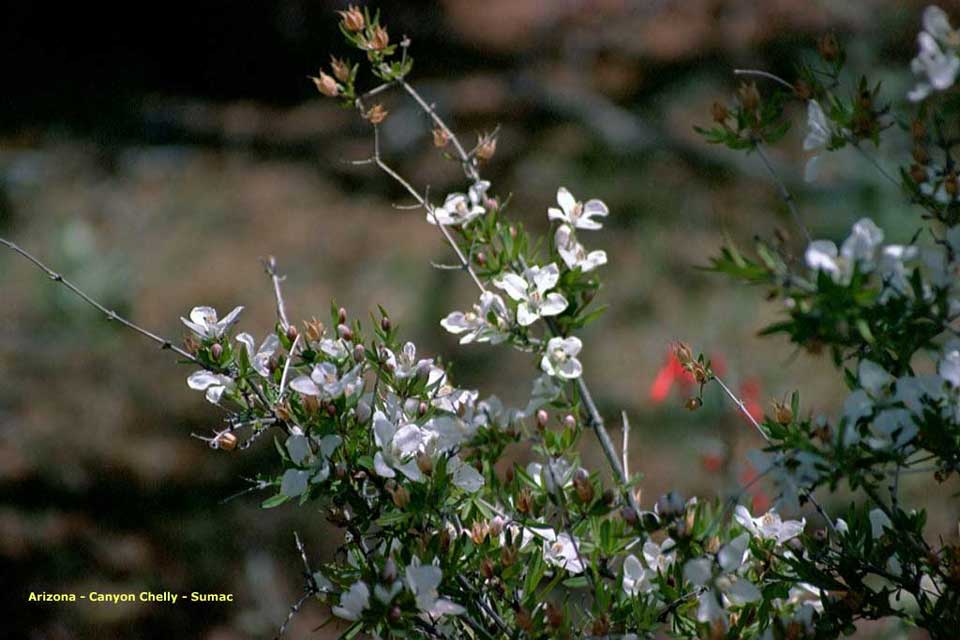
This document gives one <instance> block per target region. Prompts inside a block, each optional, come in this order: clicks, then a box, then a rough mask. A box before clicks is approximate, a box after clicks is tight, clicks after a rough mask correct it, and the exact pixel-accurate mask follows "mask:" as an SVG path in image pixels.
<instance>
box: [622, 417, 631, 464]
mask: <svg viewBox="0 0 960 640" xmlns="http://www.w3.org/2000/svg"><path fill="white" fill-rule="evenodd" d="M620 419H621V421H622V422H623V441H622V442H621V445H620V451H621V455H622V456H623V474H624V475H625V476H627V478H629V477H630V460H629V458H630V420H629V419H628V418H627V412H626V411H621V412H620Z"/></svg>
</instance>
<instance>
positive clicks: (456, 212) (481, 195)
mask: <svg viewBox="0 0 960 640" xmlns="http://www.w3.org/2000/svg"><path fill="white" fill-rule="evenodd" d="M489 188H490V183H489V182H487V181H486V180H481V181H479V182H476V183H474V184H473V185H471V187H470V189H469V192H468V193H467V194H466V195H464V194H462V193H451V194H450V195H448V196H447V199H446V200H444V202H443V206H442V207H435V208H434V209H433V210H432V211H428V212H427V222H429V223H430V224H437V223H438V222H439V223H440V224H442V225H444V226H457V225H465V224H467V223H469V222H470V221H472V220H474V219H475V218H478V217H479V216H482V215H483V214H484V213H486V212H487V210H486V209H484V207H483V203H484V201H485V200H486V197H487V189H489Z"/></svg>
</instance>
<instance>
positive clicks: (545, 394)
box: [522, 374, 561, 417]
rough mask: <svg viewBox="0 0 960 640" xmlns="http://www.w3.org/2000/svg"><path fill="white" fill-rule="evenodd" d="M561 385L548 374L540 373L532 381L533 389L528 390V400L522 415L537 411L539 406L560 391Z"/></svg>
mask: <svg viewBox="0 0 960 640" xmlns="http://www.w3.org/2000/svg"><path fill="white" fill-rule="evenodd" d="M560 391H561V387H560V385H559V384H558V383H557V381H556V380H555V379H554V378H553V377H552V376H549V375H546V374H544V375H542V376H540V377H539V378H537V379H536V380H534V381H533V389H532V390H531V392H530V401H529V402H528V403H527V406H526V408H524V410H523V412H522V415H523V416H526V417H529V416H532V415H533V414H534V413H536V412H537V409H539V408H540V407H542V406H544V405H547V404H550V403H551V402H553V400H554V398H556V397H557V395H558V394H559V393H560Z"/></svg>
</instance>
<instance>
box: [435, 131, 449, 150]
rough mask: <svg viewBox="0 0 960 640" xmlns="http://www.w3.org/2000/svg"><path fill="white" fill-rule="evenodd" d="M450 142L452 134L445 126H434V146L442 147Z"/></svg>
mask: <svg viewBox="0 0 960 640" xmlns="http://www.w3.org/2000/svg"><path fill="white" fill-rule="evenodd" d="M449 142H450V134H449V133H447V130H446V129H444V128H443V127H434V128H433V146H435V147H437V148H438V149H442V148H443V147H445V146H447V144H448V143H449Z"/></svg>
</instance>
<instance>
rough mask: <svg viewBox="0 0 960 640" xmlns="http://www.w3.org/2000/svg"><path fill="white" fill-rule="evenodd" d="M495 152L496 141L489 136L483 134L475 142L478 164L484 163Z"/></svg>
mask: <svg viewBox="0 0 960 640" xmlns="http://www.w3.org/2000/svg"><path fill="white" fill-rule="evenodd" d="M496 152H497V139H496V138H494V137H493V136H491V135H488V134H486V133H485V134H483V135H482V136H480V137H479V138H478V140H477V150H476V152H475V155H476V156H477V160H479V161H480V162H486V161H487V160H489V159H490V158H492V157H493V154H495V153H496Z"/></svg>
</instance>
